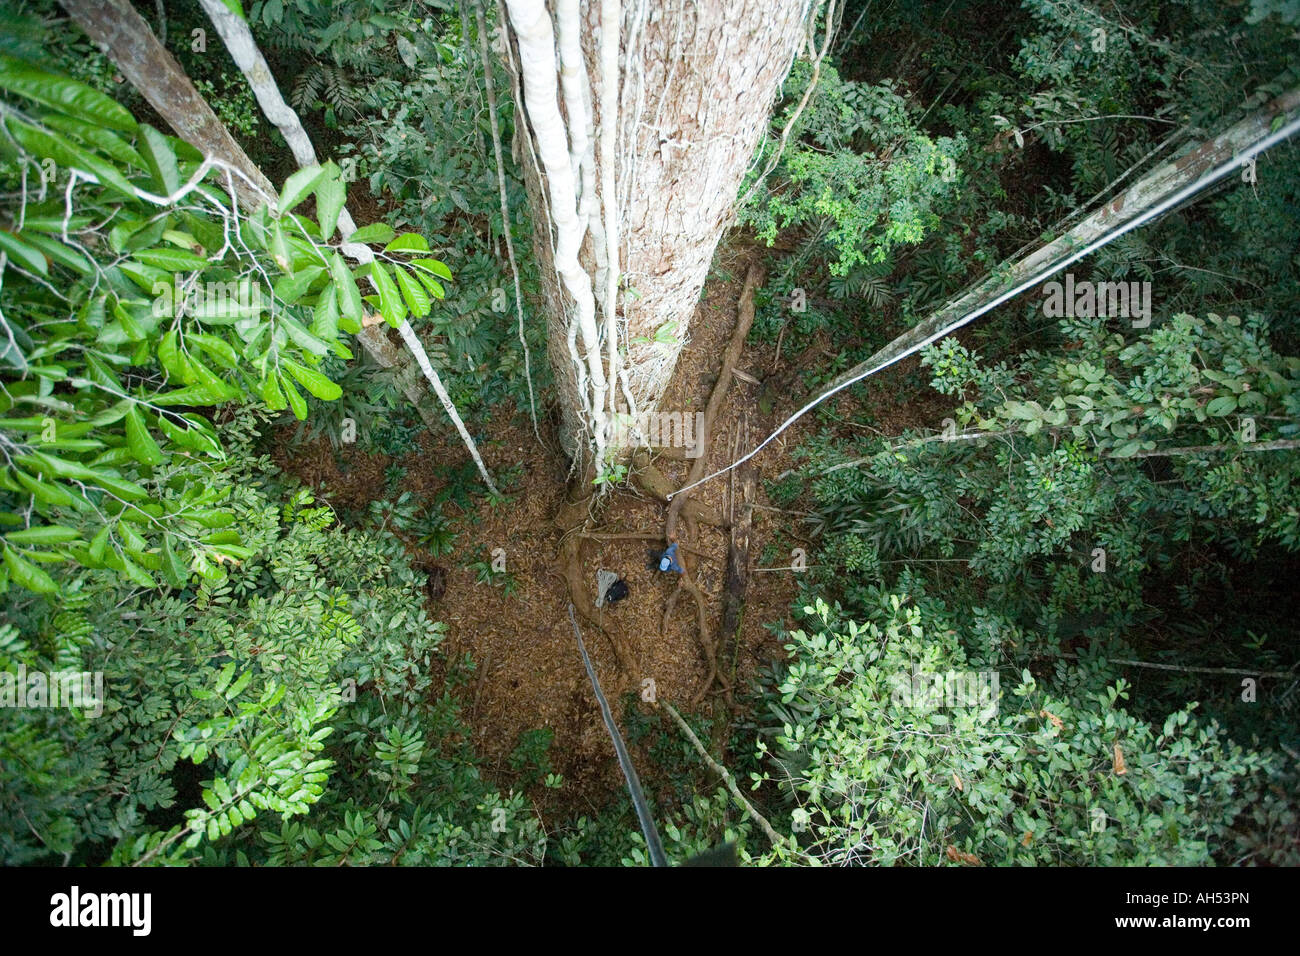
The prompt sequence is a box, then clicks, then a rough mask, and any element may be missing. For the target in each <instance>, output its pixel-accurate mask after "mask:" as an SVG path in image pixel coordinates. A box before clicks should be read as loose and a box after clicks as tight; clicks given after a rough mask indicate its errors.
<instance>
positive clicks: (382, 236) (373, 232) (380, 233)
mask: <svg viewBox="0 0 1300 956" xmlns="http://www.w3.org/2000/svg"><path fill="white" fill-rule="evenodd" d="M396 236H397V233H395V232H394V231H393V228H392V227H391V226H390V225H388V223H385V222H372V223H371V224H370V225H368V226H362V227H361V228H360V229H358V230H357V231H356V232H354V233H352V235H350V236H348V237H347V241H348V242H362V243H372V242H390V241H391V240H392V239H394V238H395V237H396Z"/></svg>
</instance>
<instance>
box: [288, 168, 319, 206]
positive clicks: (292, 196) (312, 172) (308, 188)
mask: <svg viewBox="0 0 1300 956" xmlns="http://www.w3.org/2000/svg"><path fill="white" fill-rule="evenodd" d="M324 175H325V170H324V169H323V168H321V167H320V166H308V167H307V168H305V169H300V170H298V171H297V172H296V173H294V174H293V175H292V176H290V177H289V178H288V179H286V180H285V181H284V189H282V190H280V203H279V209H280V215H282V216H283V215H285V214H286V213H287V212H289V210H291V209H293V207H294V206H296V205H298V203H300V202H302V201H303V200H304V199H306V198H307V196H308V195H309V194H310V193H311V192H312V190H314V189H315V188H316V184H317V183H319V182H320V180H321V177H322V176H324Z"/></svg>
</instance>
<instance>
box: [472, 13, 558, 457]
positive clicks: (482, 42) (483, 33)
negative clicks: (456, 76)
mask: <svg viewBox="0 0 1300 956" xmlns="http://www.w3.org/2000/svg"><path fill="white" fill-rule="evenodd" d="M474 17H475V21H476V23H477V24H478V51H479V57H480V58H481V59H482V61H483V77H484V82H485V85H486V88H487V101H488V117H489V119H490V121H491V124H492V152H493V154H494V155H495V156H496V161H497V191H498V192H499V193H500V195H501V230H502V232H503V233H504V234H505V240H506V255H507V256H508V257H509V259H510V275H511V277H513V279H514V282H515V314H516V315H517V316H518V318H519V345H520V346H521V347H522V348H523V350H524V380H525V381H526V382H527V383H528V414H529V416H530V417H531V418H532V422H533V435H535V436H536V438H537V441H538V443H540V442H541V440H542V435H541V432H540V431H538V428H537V404H536V402H535V401H534V399H533V372H532V356H531V354H530V353H529V350H528V342H527V340H526V339H525V338H524V297H523V293H522V292H521V291H520V289H519V264H518V262H517V261H516V260H515V241H514V239H513V238H512V237H511V235H510V232H511V230H510V200H509V198H508V197H507V195H506V173H505V163H504V162H503V160H502V155H501V128H500V125H499V122H498V120H497V94H496V81H495V80H494V79H493V76H492V67H493V64H492V58H491V56H490V55H489V54H488V41H487V17H485V16H484V15H483V4H482V2H481V0H479V2H476V3H475V4H474ZM516 122H518V120H516Z"/></svg>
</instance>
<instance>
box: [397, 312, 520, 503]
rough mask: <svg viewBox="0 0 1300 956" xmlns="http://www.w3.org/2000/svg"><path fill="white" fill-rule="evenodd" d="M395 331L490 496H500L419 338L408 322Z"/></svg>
mask: <svg viewBox="0 0 1300 956" xmlns="http://www.w3.org/2000/svg"><path fill="white" fill-rule="evenodd" d="M397 331H398V332H399V333H400V334H401V336H402V341H403V342H405V343H406V347H407V348H409V349H410V350H411V353H412V354H413V355H414V356H415V360H416V361H417V362H419V363H420V371H422V372H424V377H425V378H427V379H428V380H429V384H430V385H432V386H433V390H434V392H436V393H437V395H438V401H440V402H442V407H443V410H444V411H446V413H447V417H448V418H450V419H451V421H452V424H453V425H455V426H456V431H458V432H460V439H461V441H463V442H464V443H465V447H466V448H467V449H468V450H469V455H470V457H471V458H473V459H474V464H475V465H477V466H478V471H479V474H480V475H482V476H483V483H484V484H486V485H487V486H488V489H489V490H490V491H491V492H492V494H494V495H500V494H501V492H499V491H498V490H497V486H496V485H495V484H493V483H492V478H491V476H490V475H489V474H488V470H487V468H486V467H484V465H483V459H482V458H481V457H479V453H478V446H477V445H476V444H474V439H473V438H472V437H470V433H469V432H468V431H466V429H465V423H464V422H463V421H462V420H461V417H460V413H459V412H457V411H456V406H455V405H454V404H453V403H452V400H451V396H450V395H448V394H447V389H446V388H445V387H444V386H443V384H442V379H440V378H439V377H438V373H437V372H435V371H434V370H433V366H432V365H431V364H430V362H429V355H428V353H427V352H425V351H424V345H423V344H422V343H421V342H420V338H419V336H417V335H416V334H415V329H413V328H411V323H410V322H403V323H402V325H401V328H399V329H398V330H397Z"/></svg>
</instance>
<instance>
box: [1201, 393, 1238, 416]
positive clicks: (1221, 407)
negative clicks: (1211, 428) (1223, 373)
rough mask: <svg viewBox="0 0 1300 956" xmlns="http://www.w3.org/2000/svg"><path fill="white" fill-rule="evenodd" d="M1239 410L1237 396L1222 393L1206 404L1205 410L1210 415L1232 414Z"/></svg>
mask: <svg viewBox="0 0 1300 956" xmlns="http://www.w3.org/2000/svg"><path fill="white" fill-rule="evenodd" d="M1236 410H1237V396H1235V395H1220V396H1219V397H1218V398H1216V399H1214V400H1212V401H1211V402H1210V403H1209V404H1208V405H1206V406H1205V411H1206V413H1207V414H1210V415H1219V416H1222V415H1231V414H1232V413H1233V412H1235V411H1236Z"/></svg>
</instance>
